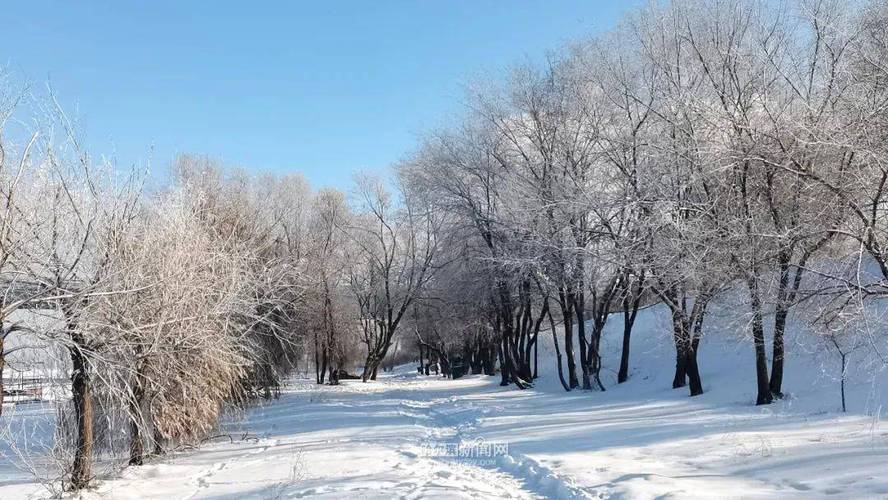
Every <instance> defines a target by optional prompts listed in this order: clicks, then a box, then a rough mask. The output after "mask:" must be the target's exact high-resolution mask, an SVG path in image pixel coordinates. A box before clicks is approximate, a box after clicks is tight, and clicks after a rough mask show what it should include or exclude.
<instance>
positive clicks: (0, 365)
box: [0, 337, 6, 416]
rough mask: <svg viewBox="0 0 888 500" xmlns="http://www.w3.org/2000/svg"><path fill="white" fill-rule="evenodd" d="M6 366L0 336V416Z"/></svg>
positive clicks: (0, 413) (0, 414)
mask: <svg viewBox="0 0 888 500" xmlns="http://www.w3.org/2000/svg"><path fill="white" fill-rule="evenodd" d="M4 368H6V359H5V356H4V354H3V338H2V337H0V416H2V415H3V391H4V388H3V369H4Z"/></svg>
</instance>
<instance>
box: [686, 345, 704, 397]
mask: <svg viewBox="0 0 888 500" xmlns="http://www.w3.org/2000/svg"><path fill="white" fill-rule="evenodd" d="M685 355H686V356H687V361H686V362H685V366H686V367H687V375H688V382H689V383H688V386H689V387H690V389H691V396H699V395H700V394H703V382H702V381H701V380H700V368H699V367H698V365H697V349H696V348H694V346H693V345H691V346H689V348H688V349H685Z"/></svg>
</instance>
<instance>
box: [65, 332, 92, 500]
mask: <svg viewBox="0 0 888 500" xmlns="http://www.w3.org/2000/svg"><path fill="white" fill-rule="evenodd" d="M70 353H71V363H72V368H73V372H72V374H71V396H72V400H73V403H74V413H75V417H76V422H77V448H76V450H75V452H74V464H73V466H72V468H71V489H72V490H80V489H83V488H86V487H87V486H89V483H90V481H91V480H92V470H91V468H92V451H93V399H92V389H91V387H90V380H89V373H88V366H87V360H86V357H85V355H84V354H83V351H82V350H81V349H80V343H79V342H77V341H76V340H75V346H74V347H71V348H70Z"/></svg>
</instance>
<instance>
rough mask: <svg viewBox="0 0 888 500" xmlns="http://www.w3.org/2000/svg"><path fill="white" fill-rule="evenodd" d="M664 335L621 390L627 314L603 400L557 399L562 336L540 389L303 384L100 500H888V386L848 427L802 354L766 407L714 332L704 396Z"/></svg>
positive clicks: (855, 393)
mask: <svg viewBox="0 0 888 500" xmlns="http://www.w3.org/2000/svg"><path fill="white" fill-rule="evenodd" d="M714 320H717V317H715V318H714ZM663 321H664V317H663V314H662V311H658V310H657V308H652V309H650V310H647V311H644V312H643V313H642V316H641V318H640V323H639V327H638V328H637V329H636V334H635V339H634V341H633V349H634V350H633V370H632V376H631V378H630V380H629V381H628V382H626V383H625V384H621V385H616V384H614V380H613V379H614V378H615V377H614V376H613V371H612V369H611V368H613V367H614V365H615V364H616V363H617V362H618V357H617V355H616V352H617V348H616V346H617V345H618V344H619V338H618V335H617V332H619V331H620V325H619V321H618V319H617V318H615V321H614V323H613V324H612V325H610V326H609V331H608V334H607V336H606V343H607V345H606V346H605V352H606V357H605V360H606V365H607V369H606V370H605V379H606V382H607V385H608V390H607V391H606V392H603V393H602V392H583V391H575V392H572V393H569V394H568V393H565V392H564V391H563V390H562V389H561V388H560V385H559V384H558V382H557V377H556V375H555V373H554V366H553V361H552V360H551V353H550V344H551V335H550V334H548V333H547V334H546V337H545V340H546V343H545V344H544V345H545V346H546V348H545V349H541V352H540V358H541V366H540V369H541V374H542V375H543V376H542V378H541V379H540V380H539V381H538V382H537V384H536V387H535V388H533V389H530V390H525V391H520V390H516V389H514V388H510V387H507V388H503V387H500V386H499V385H498V381H499V379H498V378H493V377H484V376H469V377H466V378H463V379H460V380H443V379H440V378H436V377H424V376H419V375H417V374H416V373H415V371H414V367H413V366H404V367H400V368H399V369H397V370H396V371H395V372H394V373H390V374H384V375H383V376H382V377H381V378H380V380H379V381H377V382H371V383H366V384H364V383H361V382H359V381H346V382H344V383H343V385H341V386H338V387H329V386H323V387H318V386H315V385H314V384H313V383H311V381H309V380H294V381H292V384H291V385H290V387H289V388H288V389H287V390H286V391H285V392H284V394H283V395H282V397H281V399H280V400H278V401H273V402H270V403H268V404H265V405H263V406H260V407H257V408H254V409H252V410H250V411H249V412H247V414H246V415H245V416H244V418H243V419H239V420H237V421H231V422H229V423H228V424H227V429H226V430H225V432H226V433H230V434H231V437H232V439H233V442H229V439H228V438H220V439H218V440H216V441H215V442H213V443H210V444H207V445H205V446H204V447H202V448H201V449H200V450H196V451H187V452H181V453H178V454H175V455H173V456H171V457H167V458H165V459H163V460H162V461H158V462H153V463H150V464H148V465H145V466H143V467H138V468H130V469H128V470H126V471H124V473H123V474H122V476H121V477H119V478H115V479H106V480H104V481H102V482H101V483H100V485H99V486H98V488H97V489H96V490H95V491H93V492H90V493H88V494H87V495H86V497H87V498H121V499H128V498H133V499H135V498H158V499H161V498H163V499H174V498H181V499H184V498H215V499H239V498H263V499H264V498H300V497H309V496H311V497H327V498H392V497H399V498H428V497H431V498H435V497H437V498H536V497H548V498H586V497H591V498H707V499H709V498H800V499H801V498H805V499H808V498H820V497H832V498H886V497H888V429H886V428H885V427H884V426H883V425H882V424H881V422H880V420H879V415H880V413H881V401H883V399H884V396H885V394H884V388H883V387H882V384H880V383H879V380H880V379H881V378H884V374H880V373H878V372H872V371H870V372H863V371H860V372H859V373H857V372H855V373H852V374H851V380H849V383H848V392H849V401H848V403H849V412H848V413H847V414H842V413H841V412H840V411H839V410H840V409H841V403H840V399H839V392H838V383H837V382H836V380H835V379H834V377H835V375H836V373H837V372H836V371H835V370H836V366H835V363H834V361H835V360H834V359H832V358H830V357H829V356H828V351H821V350H810V351H809V352H802V351H801V349H800V348H799V347H797V346H796V347H793V348H792V350H791V353H794V354H792V355H791V356H790V357H789V359H788V372H787V378H786V385H785V387H786V389H787V390H788V392H789V393H790V397H788V398H787V399H785V400H782V401H779V402H777V403H775V404H773V405H770V406H766V407H755V406H753V404H752V403H753V401H754V399H755V398H754V395H755V386H754V379H753V377H754V372H753V362H754V360H753V354H752V347H751V346H750V345H749V342H748V340H743V339H737V338H734V337H731V336H729V335H728V334H727V333H721V334H719V333H717V332H718V329H715V328H713V329H712V330H713V331H715V332H716V333H714V334H713V335H712V336H710V337H708V338H706V339H704V342H703V344H702V346H701V352H700V361H701V369H702V374H703V377H704V388H705V390H706V393H705V394H703V395H702V396H698V397H695V398H690V397H688V396H687V392H686V390H685V389H676V390H673V389H671V385H670V384H671V379H672V373H671V366H672V363H673V358H672V356H673V353H672V351H671V349H672V348H671V346H670V345H669V342H668V336H666V335H665V334H664V332H668V328H664V325H663V324H662V323H663ZM727 330H728V329H726V330H725V331H727ZM800 341H801V339H798V338H795V339H794V338H793V337H791V338H790V342H791V343H793V342H800ZM791 345H795V344H791ZM799 345H801V344H799ZM808 345H810V343H809V344H808ZM448 444H449V445H459V444H461V445H462V446H461V447H458V446H450V447H448V446H447V445H448ZM454 448H456V449H454ZM460 451H463V452H468V453H471V454H473V456H472V457H464V456H460ZM479 451H480V452H486V453H484V456H481V457H478V456H477V455H476V454H477V453H479ZM0 460H2V459H0ZM3 471H4V469H3V468H2V467H0V474H3ZM33 492H37V494H38V495H39V494H40V490H39V488H38V487H36V486H35V485H33V484H28V483H27V482H25V480H24V479H22V478H21V477H19V479H16V480H6V481H4V479H3V478H0V498H3V499H4V500H6V499H17V498H28V496H29V495H30V494H31V493H33Z"/></svg>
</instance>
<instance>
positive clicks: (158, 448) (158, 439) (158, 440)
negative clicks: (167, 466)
mask: <svg viewBox="0 0 888 500" xmlns="http://www.w3.org/2000/svg"><path fill="white" fill-rule="evenodd" d="M153 454H154V455H155V456H159V455H163V435H162V434H161V433H160V429H158V428H157V425H156V424H155V426H154V452H153Z"/></svg>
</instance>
